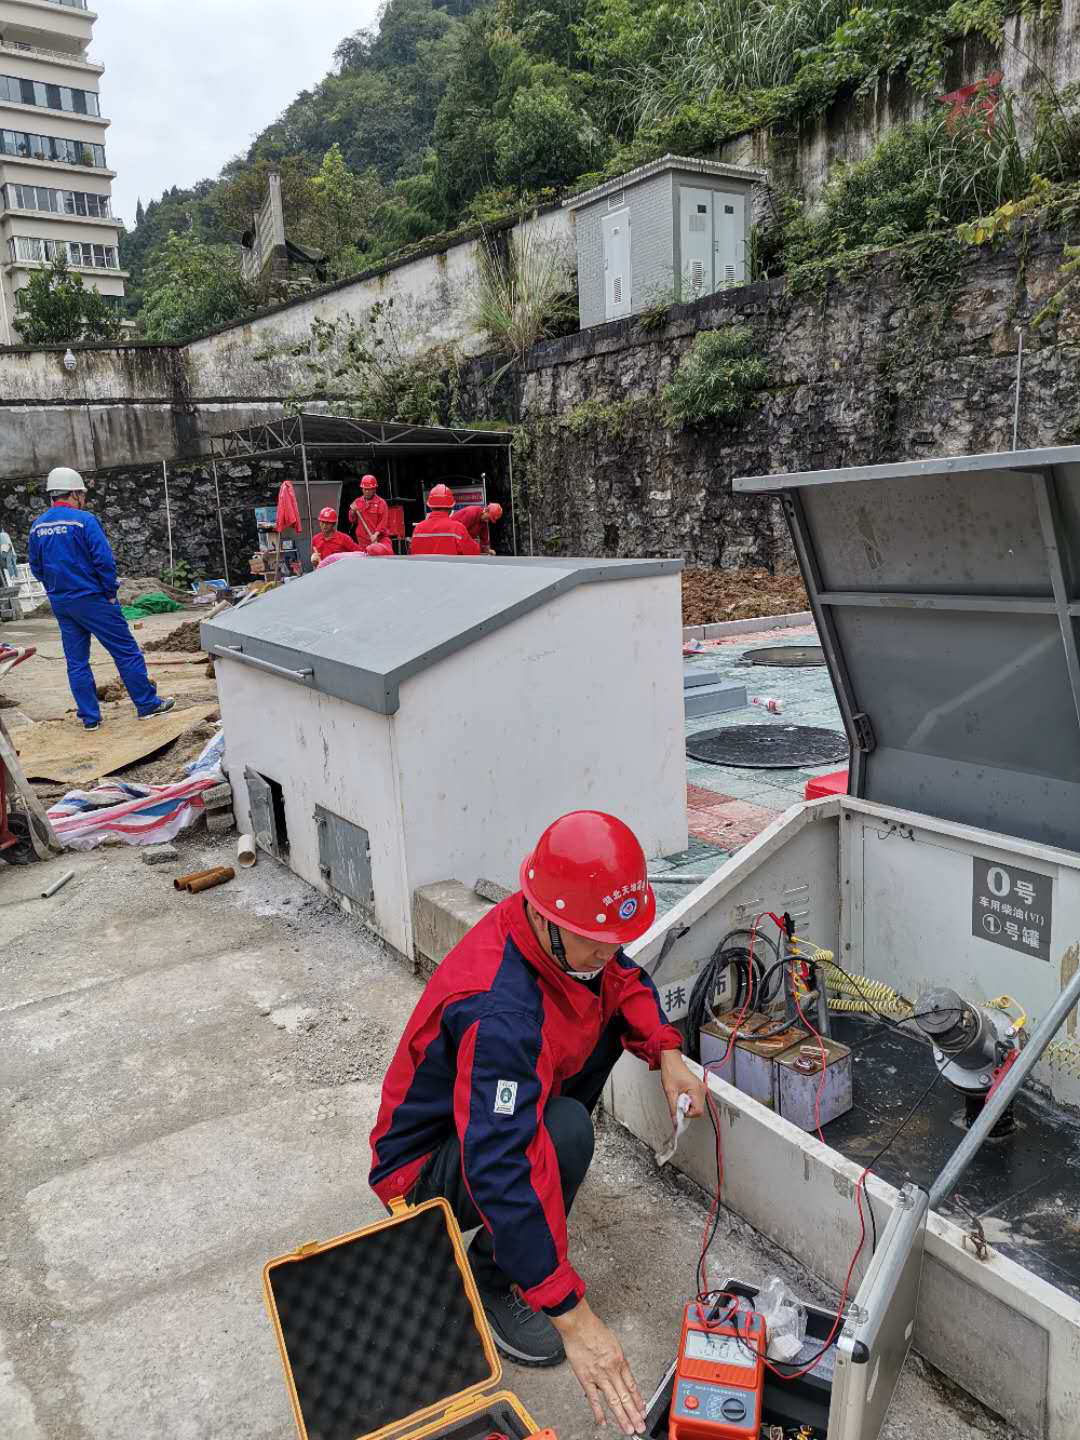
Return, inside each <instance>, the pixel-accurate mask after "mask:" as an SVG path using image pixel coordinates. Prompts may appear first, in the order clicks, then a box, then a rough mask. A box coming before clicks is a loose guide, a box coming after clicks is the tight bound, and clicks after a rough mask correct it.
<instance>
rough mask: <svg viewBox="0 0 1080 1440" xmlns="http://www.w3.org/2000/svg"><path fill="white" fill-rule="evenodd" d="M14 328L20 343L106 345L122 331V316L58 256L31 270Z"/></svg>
mask: <svg viewBox="0 0 1080 1440" xmlns="http://www.w3.org/2000/svg"><path fill="white" fill-rule="evenodd" d="M18 293H19V308H18V310H17V312H16V315H15V328H16V330H18V332H19V340H20V342H21V343H22V344H23V345H70V344H73V343H74V342H76V341H79V340H84V341H89V342H90V343H92V344H106V345H107V344H109V343H110V342H112V341H114V340H119V339H120V337H121V335H122V334H123V323H122V317H121V314H120V312H119V310H117V309H116V308H115V306H113V305H111V304H110V303H109V301H108V300H107V299H106V298H105V296H104V295H99V294H98V292H97V291H96V290H91V289H89V288H88V287H87V286H86V285H84V284H83V278H82V276H81V275H80V274H79V273H78V272H77V271H75V270H69V269H68V267H67V261H66V260H64V259H63V258H62V257H61V256H57V258H56V259H55V260H54V261H53V262H52V264H51V265H48V266H46V267H45V268H44V269H41V270H35V271H34V273H33V274H32V275H31V277H30V282H29V284H27V285H26V286H24V287H23V289H21V290H20V291H19V292H18Z"/></svg>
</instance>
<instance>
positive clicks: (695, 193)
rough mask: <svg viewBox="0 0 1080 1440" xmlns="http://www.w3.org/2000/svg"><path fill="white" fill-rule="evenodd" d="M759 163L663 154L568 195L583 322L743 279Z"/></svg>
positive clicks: (690, 297)
mask: <svg viewBox="0 0 1080 1440" xmlns="http://www.w3.org/2000/svg"><path fill="white" fill-rule="evenodd" d="M765 178H766V177H765V172H764V171H763V170H751V169H749V168H747V167H744V166H740V165H726V164H723V163H721V162H720V161H718V160H695V159H690V158H688V157H685V156H680V155H665V156H664V158H663V159H662V160H654V161H653V162H652V163H651V164H649V165H642V166H641V167H640V168H638V169H637V170H631V171H630V172H629V173H628V174H626V175H620V176H619V177H618V178H617V179H615V180H609V181H607V182H606V183H605V184H603V185H597V186H596V187H595V188H594V189H592V190H586V191H584V193H583V194H581V195H575V196H573V197H572V198H571V199H569V200H567V201H566V202H565V205H566V208H567V209H569V210H573V211H574V212H575V215H576V219H577V227H576V228H577V252H578V307H579V313H580V319H581V328H582V329H583V330H585V329H587V328H588V327H589V326H590V325H600V324H602V323H603V322H604V321H605V320H618V319H621V318H623V317H624V316H627V315H637V314H639V313H640V312H641V311H642V310H646V309H648V308H649V306H651V305H657V304H661V305H662V304H665V303H666V304H669V305H670V304H671V303H672V302H674V301H684V300H696V299H699V298H700V297H701V296H703V295H711V294H712V293H713V292H714V291H715V290H722V289H723V288H724V286H725V285H738V284H741V283H742V282H743V281H745V280H746V279H747V278H748V274H747V257H748V252H749V242H750V224H751V219H752V215H751V211H752V198H753V191H754V187H755V185H759V184H762V183H764V181H765Z"/></svg>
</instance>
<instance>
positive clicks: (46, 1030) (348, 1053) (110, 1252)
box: [0, 834, 1012, 1440]
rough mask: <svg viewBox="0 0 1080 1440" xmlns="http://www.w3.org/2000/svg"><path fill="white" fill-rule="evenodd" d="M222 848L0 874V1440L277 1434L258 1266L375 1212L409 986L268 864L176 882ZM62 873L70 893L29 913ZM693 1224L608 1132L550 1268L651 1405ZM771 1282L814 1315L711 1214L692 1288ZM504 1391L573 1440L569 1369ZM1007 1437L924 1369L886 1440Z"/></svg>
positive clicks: (276, 1394)
mask: <svg viewBox="0 0 1080 1440" xmlns="http://www.w3.org/2000/svg"><path fill="white" fill-rule="evenodd" d="M228 853H229V846H228V845H227V844H222V845H218V846H214V845H213V844H212V843H210V842H209V841H208V840H207V838H206V836H205V835H204V834H200V835H198V836H189V837H187V838H186V839H185V840H184V841H183V842H182V844H181V857H180V861H179V862H177V863H174V864H172V865H168V866H165V867H162V868H150V867H148V866H146V865H144V864H143V863H142V861H141V858H140V855H139V852H137V851H133V850H124V849H117V850H106V851H101V852H95V853H91V854H88V855H75V856H72V855H68V856H65V857H64V858H63V859H62V860H60V861H56V862H51V863H50V865H49V866H48V867H42V866H29V867H26V868H20V869H7V870H3V869H0V1009H2V1010H3V1034H4V1044H3V1047H2V1049H0V1102H2V1114H3V1117H4V1119H3V1122H2V1124H3V1134H2V1137H0V1146H2V1153H3V1156H4V1160H5V1163H4V1165H3V1166H2V1167H0V1217H2V1218H0V1416H2V1417H3V1423H2V1425H0V1431H2V1434H3V1436H4V1440H104V1437H108V1440H144V1437H147V1436H150V1435H153V1436H155V1437H161V1440H215V1437H223V1436H226V1435H227V1436H229V1437H230V1440H255V1437H259V1440H263V1437H266V1440H270V1437H272V1440H287V1437H289V1436H290V1435H292V1434H293V1433H294V1429H293V1422H292V1418H291V1414H290V1410H289V1406H288V1403H287V1400H286V1391H285V1386H284V1384H283V1382H282V1377H281V1371H280V1365H279V1361H278V1357H277V1353H276V1347H275V1343H274V1340H273V1336H272V1333H271V1329H270V1325H269V1323H268V1321H267V1318H266V1316H265V1314H264V1312H263V1307H262V1300H261V1273H260V1272H261V1267H262V1265H263V1263H264V1261H265V1260H267V1259H268V1258H269V1257H271V1256H274V1255H277V1254H280V1253H282V1252H284V1251H286V1250H288V1249H290V1248H292V1247H294V1246H295V1245H297V1244H299V1243H301V1242H303V1241H307V1240H312V1239H326V1238H329V1237H331V1236H334V1235H337V1234H340V1233H342V1232H345V1231H348V1230H351V1229H354V1228H356V1227H358V1226H361V1225H363V1224H365V1223H367V1222H369V1221H372V1220H375V1219H377V1218H379V1217H380V1213H381V1212H380V1208H379V1206H378V1204H377V1203H376V1202H375V1201H374V1199H373V1197H372V1196H371V1194H370V1193H369V1192H368V1190H367V1187H366V1184H365V1176H366V1172H367V1165H368V1148H367V1136H368V1132H369V1130H370V1128H371V1125H372V1123H373V1120H374V1116H375V1112H376V1106H377V1100H378V1092H379V1082H380V1078H381V1075H382V1073H383V1071H384V1068H385V1065H386V1063H387V1059H388V1057H389V1055H390V1053H391V1050H392V1047H393V1045H394V1043H395V1040H396V1038H397V1036H398V1034H399V1033H400V1031H401V1028H402V1026H403V1024H404V1022H405V1019H406V1017H407V1015H408V1013H409V1010H410V1008H411V1006H412V1005H413V1003H414V1002H415V1000H416V997H417V994H418V992H419V982H418V981H416V980H415V979H414V978H413V977H412V976H411V975H410V974H409V973H408V972H407V970H406V969H405V968H404V967H403V965H402V964H401V962H400V961H398V960H396V959H394V958H392V957H390V956H387V955H385V954H383V953H382V952H381V951H380V949H379V948H378V946H377V945H376V944H375V943H374V942H373V941H371V940H370V939H368V938H367V937H366V936H365V934H364V933H363V932H362V931H361V930H359V929H358V928H357V926H356V924H355V922H352V921H349V920H348V919H346V918H345V917H344V916H342V915H341V914H340V913H339V912H338V911H337V910H336V909H335V908H334V907H333V906H331V905H330V904H328V903H327V902H326V901H325V900H324V899H323V898H322V897H320V896H319V895H317V894H316V893H315V892H314V891H312V890H310V889H309V888H308V887H307V886H306V885H305V884H304V883H303V882H302V881H300V880H298V879H297V878H296V877H295V876H293V875H292V874H291V873H290V872H288V871H287V870H285V869H283V868H281V867H279V866H277V865H275V864H274V863H273V862H271V861H268V860H267V859H266V858H265V857H264V858H263V859H261V860H260V862H259V865H258V866H257V868H256V869H254V870H251V871H244V872H241V873H240V874H239V875H238V877H237V879H236V880H235V881H234V882H233V883H232V884H231V885H228V886H226V887H224V888H222V889H218V890H214V891H210V892H208V893H206V894H204V895H202V896H195V897H189V896H186V895H182V894H178V893H177V892H175V891H174V889H173V887H172V877H173V875H174V874H175V873H178V872H179V871H180V869H194V868H197V867H198V868H201V867H202V866H203V865H209V864H210V863H214V862H217V861H219V860H221V859H223V858H225V856H226V855H227V854H228ZM61 865H62V866H64V867H65V868H71V869H74V870H75V871H76V878H75V879H74V880H73V881H72V882H71V883H70V884H69V885H68V886H67V887H66V888H65V889H64V890H62V891H61V892H60V893H59V894H58V895H56V896H55V897H54V898H53V899H51V900H47V901H46V900H42V899H41V898H40V890H41V888H42V877H43V876H44V875H50V876H51V874H52V873H55V871H56V870H57V869H58V867H59V866H61ZM704 1220H705V1212H704V1210H703V1208H702V1206H701V1204H700V1203H699V1199H698V1197H696V1196H693V1195H690V1194H687V1193H685V1192H684V1191H683V1190H681V1189H679V1188H677V1186H676V1184H675V1183H674V1182H673V1181H672V1180H670V1179H669V1178H668V1177H667V1175H666V1174H663V1175H662V1174H660V1173H658V1172H657V1170H656V1166H655V1163H654V1161H653V1159H652V1157H651V1156H650V1155H648V1154H647V1153H646V1152H644V1151H643V1150H642V1149H641V1148H640V1147H639V1146H638V1144H637V1143H636V1142H635V1141H632V1140H631V1139H630V1137H629V1136H628V1135H627V1134H626V1133H625V1132H622V1131H620V1130H619V1129H618V1128H617V1127H615V1126H614V1125H611V1124H607V1125H604V1126H602V1128H601V1133H600V1143H599V1147H598V1153H597V1159H596V1162H595V1164H594V1166H593V1169H592V1172H591V1173H590V1175H589V1177H588V1180H587V1181H586V1184H585V1186H584V1187H583V1189H582V1192H581V1194H580V1197H579V1201H578V1204H577V1205H576V1207H575V1210H574V1214H573V1217H572V1223H571V1243H572V1253H573V1255H574V1257H575V1259H576V1261H577V1263H578V1264H579V1266H580V1268H581V1269H582V1271H583V1272H584V1274H585V1275H586V1277H587V1279H588V1281H589V1284H590V1294H591V1299H592V1302H593V1304H594V1305H595V1307H596V1308H597V1310H598V1311H599V1312H600V1313H601V1314H602V1315H603V1316H604V1317H605V1318H606V1319H607V1320H608V1321H609V1322H610V1323H611V1324H612V1325H613V1326H614V1327H615V1329H616V1330H617V1331H618V1333H619V1335H620V1336H621V1338H622V1340H623V1343H624V1345H625V1348H626V1350H627V1352H628V1356H629V1359H630V1361H631V1364H632V1366H633V1368H634V1370H635V1372H636V1374H637V1376H638V1379H639V1382H640V1384H641V1386H642V1388H643V1389H644V1390H645V1391H646V1392H647V1391H649V1390H650V1389H651V1388H652V1386H653V1385H654V1383H655V1382H656V1381H657V1380H658V1379H659V1378H660V1376H661V1375H662V1374H663V1372H664V1370H665V1368H666V1366H667V1364H668V1362H669V1360H670V1358H671V1357H672V1355H673V1352H674V1348H675V1344H676V1337H677V1331H678V1321H679V1314H680V1306H681V1304H682V1302H683V1301H684V1299H685V1297H686V1296H687V1294H688V1292H689V1291H690V1289H691V1287H692V1284H693V1276H694V1267H695V1261H696V1255H697V1251H698V1246H699V1243H700V1237H701V1234H702V1229H703V1225H704ZM774 1271H778V1272H779V1273H781V1274H783V1275H784V1276H785V1277H787V1278H788V1279H789V1281H791V1282H792V1283H793V1284H794V1285H795V1286H796V1287H797V1288H798V1289H799V1290H800V1291H802V1293H804V1294H807V1295H810V1296H816V1297H818V1298H826V1297H824V1296H822V1295H821V1294H820V1291H819V1290H818V1287H817V1286H816V1285H815V1284H814V1283H813V1282H812V1281H811V1280H810V1279H809V1277H807V1276H805V1275H803V1274H801V1273H800V1272H799V1269H798V1267H797V1266H796V1265H795V1264H794V1262H792V1261H789V1260H788V1259H787V1258H786V1257H784V1256H782V1255H777V1254H775V1253H770V1252H769V1250H768V1249H767V1248H766V1247H765V1246H764V1244H763V1242H762V1241H761V1240H760V1239H759V1238H758V1237H757V1236H756V1235H754V1234H753V1233H752V1232H750V1231H749V1230H748V1229H747V1227H746V1226H745V1225H743V1224H742V1223H741V1222H739V1221H737V1220H735V1219H733V1218H732V1217H730V1216H726V1215H725V1216H723V1217H722V1220H721V1224H720V1230H719V1234H718V1236H717V1239H716V1241H715V1243H714V1245H713V1249H712V1253H711V1259H710V1273H711V1275H713V1276H715V1277H717V1279H726V1278H727V1277H729V1276H738V1277H741V1278H745V1279H747V1280H751V1281H755V1280H760V1279H763V1278H765V1277H766V1276H767V1275H768V1274H770V1273H772V1272H774ZM504 1383H505V1384H506V1385H507V1386H508V1387H509V1388H512V1389H513V1390H515V1391H516V1392H517V1394H518V1395H519V1396H520V1397H521V1399H522V1400H523V1401H524V1403H525V1404H526V1406H527V1407H528V1408H529V1410H530V1411H531V1412H532V1413H533V1415H534V1416H535V1417H536V1419H537V1420H538V1421H539V1422H540V1423H542V1424H545V1425H550V1426H552V1427H554V1429H555V1430H556V1431H557V1433H558V1435H559V1437H560V1440H579V1437H585V1436H588V1435H591V1434H593V1433H594V1426H593V1424H592V1421H591V1418H589V1416H588V1414H587V1411H586V1409H585V1406H584V1401H583V1399H582V1397H581V1395H580V1392H579V1391H578V1389H577V1386H576V1382H575V1381H574V1379H573V1377H572V1375H570V1374H569V1373H568V1372H567V1371H566V1370H565V1369H560V1370H556V1371H547V1372H538V1371H526V1370H520V1369H516V1368H514V1367H512V1366H507V1369H506V1374H505V1377H504ZM358 1428H362V1427H358ZM1011 1433H1012V1432H1010V1431H1009V1430H1008V1429H1007V1427H1005V1426H1004V1425H1002V1424H1001V1423H1000V1422H999V1421H998V1420H996V1418H994V1417H991V1416H989V1415H988V1414H987V1413H986V1412H984V1411H982V1410H981V1409H980V1408H979V1407H978V1406H976V1405H975V1404H974V1403H973V1402H971V1401H970V1400H968V1399H967V1398H966V1397H963V1396H960V1395H957V1394H956V1393H955V1392H954V1391H952V1390H951V1389H950V1387H948V1386H947V1385H946V1384H945V1383H944V1382H943V1381H942V1380H941V1379H940V1377H938V1376H936V1375H935V1374H933V1373H931V1372H928V1371H927V1370H926V1368H925V1367H924V1366H922V1365H921V1363H919V1362H918V1361H913V1362H912V1363H911V1364H910V1365H909V1367H908V1369H907V1372H906V1374H905V1377H904V1379H903V1382H902V1385H901V1389H900V1392H899V1394H898V1398H897V1402H896V1404H895V1406H894V1409H893V1413H892V1417H891V1418H890V1420H889V1421H888V1423H887V1424H886V1426H885V1429H884V1431H883V1432H882V1434H883V1436H885V1437H886V1440H976V1437H989V1436H992V1437H994V1440H1003V1437H1006V1436H1008V1435H1009V1434H1011Z"/></svg>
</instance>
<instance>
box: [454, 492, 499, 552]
mask: <svg viewBox="0 0 1080 1440" xmlns="http://www.w3.org/2000/svg"><path fill="white" fill-rule="evenodd" d="M502 517H503V508H502V506H501V505H499V504H498V503H497V502H493V503H492V504H490V505H463V506H462V507H461V509H460V510H455V511H454V519H455V520H457V521H458V522H459V523H460V524H462V525H464V526H465V529H466V530H467V531H468V532H469V534H470V535H471V536H472V538H473V539H474V540H475V541H476V543H477V545H479V547H480V554H481V555H494V554H495V551H494V550H493V549H492V548H491V529H490V527H491V526H492V525H497V524H498V522H499V521H500V520H501V519H502Z"/></svg>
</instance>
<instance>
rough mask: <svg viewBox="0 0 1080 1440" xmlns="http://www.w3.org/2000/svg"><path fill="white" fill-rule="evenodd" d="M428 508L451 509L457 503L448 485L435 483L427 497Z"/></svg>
mask: <svg viewBox="0 0 1080 1440" xmlns="http://www.w3.org/2000/svg"><path fill="white" fill-rule="evenodd" d="M427 503H428V509H429V510H452V509H453V508H454V506H455V504H456V503H457V502H456V501H455V499H454V492H453V491H452V490H451V489H450V486H449V485H435V486H434V487H433V488H432V489H431V490H430V491H429V492H428V497H427Z"/></svg>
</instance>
